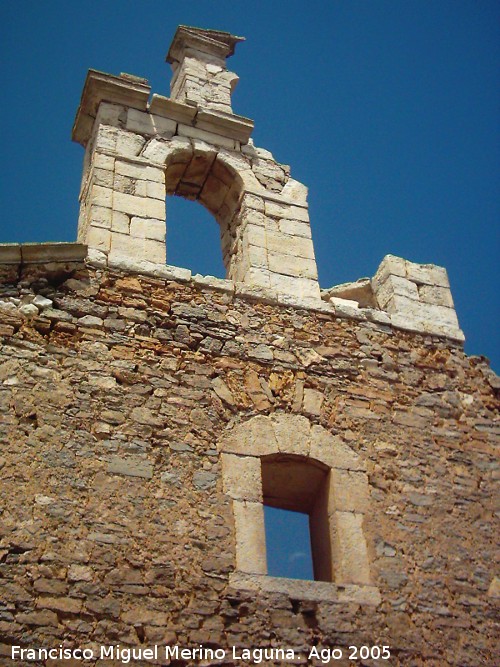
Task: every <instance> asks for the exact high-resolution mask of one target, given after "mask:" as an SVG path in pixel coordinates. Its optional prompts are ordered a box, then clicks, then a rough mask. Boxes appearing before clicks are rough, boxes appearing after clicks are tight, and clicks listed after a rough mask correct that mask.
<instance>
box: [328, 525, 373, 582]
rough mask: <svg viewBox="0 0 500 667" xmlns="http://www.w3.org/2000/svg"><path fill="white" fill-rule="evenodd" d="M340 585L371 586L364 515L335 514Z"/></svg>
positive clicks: (336, 577) (336, 578)
mask: <svg viewBox="0 0 500 667" xmlns="http://www.w3.org/2000/svg"><path fill="white" fill-rule="evenodd" d="M335 526H336V536H335V537H336V540H337V550H336V551H337V554H338V563H337V571H336V572H335V580H336V581H337V582H338V583H349V584H370V566H369V561H368V550H367V548H366V540H365V537H364V535H363V514H358V513H354V512H336V513H335Z"/></svg>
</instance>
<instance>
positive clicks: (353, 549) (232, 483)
mask: <svg viewBox="0 0 500 667" xmlns="http://www.w3.org/2000/svg"><path fill="white" fill-rule="evenodd" d="M218 447H219V451H220V452H221V456H222V470H223V483H224V491H225V493H226V494H227V495H228V496H229V497H230V498H231V499H232V503H233V513H234V520H235V532H236V535H235V537H236V568H237V570H238V571H240V572H245V573H248V574H260V575H264V574H266V572H267V569H266V568H267V565H266V547H265V532H264V511H263V504H264V503H265V502H266V490H265V487H266V480H265V475H266V474H267V473H266V472H265V471H264V472H263V470H265V467H266V465H267V464H268V462H272V463H274V464H279V462H280V461H282V462H284V461H286V462H288V464H290V463H291V462H293V461H295V465H296V466H297V465H299V466H301V470H300V471H299V470H297V469H295V470H294V475H295V477H296V478H297V474H300V473H301V472H302V473H304V474H306V475H307V476H309V478H310V480H315V481H313V483H314V485H315V493H316V495H317V498H316V499H314V502H313V501H312V500H311V499H310V498H309V500H308V501H307V502H306V501H304V500H302V499H301V498H300V493H297V492H296V491H295V490H293V489H292V490H291V491H290V492H286V491H285V490H284V486H283V485H284V482H283V479H285V476H281V479H280V478H279V475H278V476H277V477H275V480H278V481H277V483H276V488H277V489H278V491H277V496H278V497H279V496H280V495H281V496H282V498H284V499H285V502H284V503H282V506H283V505H284V507H285V508H286V504H287V503H288V505H289V507H291V508H292V509H298V508H299V506H302V507H303V508H304V511H306V512H307V513H309V515H310V520H311V542H312V546H313V560H315V558H316V561H317V564H315V570H316V573H315V576H316V578H317V579H320V580H322V581H330V582H335V583H336V584H337V585H350V584H355V585H370V581H371V577H370V567H369V561H368V550H367V545H366V540H365V536H364V532H363V522H364V517H365V514H366V512H367V510H368V506H369V503H368V497H369V487H368V478H367V476H366V473H365V466H364V463H363V461H362V460H361V458H360V457H359V455H358V454H356V452H354V451H353V450H352V449H351V448H350V447H348V446H347V445H346V444H345V443H343V442H342V441H341V439H340V438H339V437H338V436H335V435H332V434H331V433H330V432H329V431H327V430H326V429H325V428H323V427H322V426H319V425H317V424H311V422H310V421H309V420H308V419H306V418H305V417H303V416H301V415H290V414H274V415H271V416H261V415H259V416H256V417H253V418H251V419H249V420H248V421H246V422H243V423H240V424H238V425H236V426H234V427H233V428H231V429H229V430H228V431H227V432H226V433H224V435H223V436H222V438H221V439H220V441H219V443H218ZM293 465H294V464H293V463H292V466H293ZM311 468H315V469H316V470H319V471H320V472H319V473H316V472H314V473H312V471H311ZM294 475H291V476H289V479H290V480H292V483H293V477H294ZM326 542H328V543H326ZM314 551H316V556H315V555H314Z"/></svg>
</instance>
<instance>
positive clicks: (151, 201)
mask: <svg viewBox="0 0 500 667" xmlns="http://www.w3.org/2000/svg"><path fill="white" fill-rule="evenodd" d="M149 92H150V87H149V86H148V85H147V82H146V81H145V80H144V79H140V78H138V77H133V76H131V75H120V76H119V77H116V76H113V75H110V74H102V73H101V72H95V71H93V70H90V71H89V73H88V76H87V80H86V82H85V86H84V90H83V94H82V100H81V103H80V107H79V109H78V113H77V118H76V121H75V126H74V129H73V138H74V139H75V140H76V141H79V142H80V143H83V144H84V145H85V158H84V169H83V177H82V185H81V190H80V216H79V222H78V240H79V241H81V242H82V243H86V244H87V245H88V247H89V256H90V258H91V259H92V260H93V261H94V262H96V263H100V264H103V265H104V264H106V263H108V262H109V261H112V262H114V263H119V262H127V261H130V260H133V261H141V260H146V261H149V262H154V263H165V175H164V168H163V166H162V165H161V164H156V165H155V164H154V162H152V160H150V159H147V158H145V157H144V156H143V152H144V150H145V148H146V147H147V144H148V137H147V134H148V131H149V133H151V134H154V135H155V136H160V137H162V138H164V139H167V138H169V137H171V136H172V135H173V134H174V132H175V130H176V126H177V125H176V122H175V121H173V120H171V119H167V118H160V117H155V116H152V115H150V114H148V113H147V103H148V98H149ZM148 123H149V125H148Z"/></svg>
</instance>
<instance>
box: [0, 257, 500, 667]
mask: <svg viewBox="0 0 500 667" xmlns="http://www.w3.org/2000/svg"><path fill="white" fill-rule="evenodd" d="M53 252H54V251H53V250H52V253H53ZM72 253H73V254H71V253H70V254H69V255H68V250H67V249H66V250H65V249H64V248H62V249H61V250H60V251H59V259H58V260H57V261H53V262H51V263H47V261H46V260H45V261H44V260H43V258H41V257H39V258H38V262H34V263H31V264H30V263H29V262H28V261H26V262H25V263H24V264H22V265H20V266H19V265H14V266H15V268H13V265H12V264H10V265H9V264H5V265H3V267H2V271H3V272H2V277H3V285H2V287H1V291H0V299H1V300H0V335H1V341H2V343H1V361H2V363H1V366H0V401H1V403H0V411H1V415H0V416H1V419H0V422H1V426H0V440H1V450H0V457H1V458H0V476H1V485H0V495H1V501H0V539H1V541H0V600H1V602H0V643H1V647H0V655H1V656H4V657H3V658H2V660H3V662H2V664H12V663H11V662H10V658H9V656H10V651H11V648H10V647H11V645H20V646H23V647H27V646H59V644H61V643H62V644H63V645H64V646H89V647H97V646H98V645H100V644H120V645H121V646H124V647H130V646H134V647H146V646H151V645H153V644H168V645H173V644H175V643H179V644H180V645H182V646H191V647H193V646H194V647H197V646H199V644H203V645H204V646H210V647H228V646H236V647H248V646H262V647H270V646H277V647H280V646H281V647H282V646H291V647H293V648H295V649H296V650H297V655H300V656H302V660H301V662H300V661H299V664H322V663H320V662H319V661H318V660H310V661H308V660H306V658H305V657H304V656H307V652H308V650H309V647H311V646H313V645H318V646H320V647H344V648H346V649H347V647H348V646H350V645H357V646H360V645H383V644H385V645H389V646H390V648H391V656H392V657H391V658H390V659H389V660H388V661H378V662H375V661H372V662H370V661H365V662H364V663H363V664H367V665H368V664H389V665H405V666H408V665H415V666H416V665H426V666H433V667H438V666H439V667H442V666H443V665H463V666H470V667H473V666H474V667H475V666H476V665H479V664H480V665H494V664H495V660H496V659H495V657H494V656H495V645H496V644H497V639H498V635H496V634H495V633H496V632H497V629H496V626H495V619H497V618H498V616H497V613H498V601H499V595H500V592H499V582H498V579H496V578H495V574H498V570H497V567H498V565H497V564H496V563H495V558H496V557H498V547H497V546H496V544H495V542H496V539H497V535H498V531H497V530H495V527H494V526H495V524H494V516H495V515H494V512H495V507H494V501H495V495H494V484H495V481H496V480H498V462H497V459H496V458H495V449H494V444H495V436H496V431H495V423H496V422H495V418H496V414H497V412H496V411H497V410H498V401H497V399H496V398H495V391H498V388H499V385H498V378H497V377H496V376H495V375H494V374H493V373H492V372H491V371H490V370H489V368H488V365H487V362H486V361H485V360H484V359H482V358H478V357H470V358H468V357H466V356H465V355H464V353H463V351H462V349H461V346H460V344H459V343H456V342H453V341H452V340H451V339H449V338H444V337H439V336H431V335H429V334H427V335H425V334H418V333H414V332H410V331H402V330H398V329H396V328H394V327H391V326H390V325H389V324H387V323H383V322H375V321H368V320H367V319H359V318H358V319H353V318H348V317H346V316H345V315H344V316H342V317H339V316H338V314H337V315H336V314H335V312H334V310H333V309H332V308H330V310H328V308H327V306H329V304H324V306H325V310H322V309H321V307H320V306H321V302H319V305H318V308H316V309H314V308H312V307H311V308H309V309H307V308H298V307H293V306H287V305H286V303H283V302H282V303H278V302H274V303H272V302H271V300H269V299H268V300H267V302H266V299H258V298H252V296H251V293H247V294H243V293H235V291H234V288H233V289H231V288H230V286H229V287H228V283H226V282H224V281H221V282H220V283H217V281H215V282H214V283H213V285H212V286H210V285H206V284H203V281H200V280H198V281H194V280H192V279H190V278H186V277H185V279H182V276H180V277H179V278H178V279H177V280H174V279H172V278H170V279H168V278H166V277H156V278H155V277H152V276H144V275H139V274H137V273H136V274H132V273H130V272H126V271H118V270H111V269H109V268H105V269H96V268H93V267H92V266H90V265H85V264H84V263H83V261H82V258H81V256H80V257H79V256H78V253H77V252H76V251H75V250H73V251H72ZM26 257H27V258H28V257H29V253H27V254H26ZM287 416H294V419H295V420H296V419H299V417H300V419H301V420H303V422H301V423H305V424H307V425H308V426H307V428H308V429H318V428H319V427H321V428H322V429H323V430H324V431H325V432H327V433H328V434H329V437H331V438H333V439H334V440H335V442H336V443H338V447H342V448H344V450H343V451H350V452H352V454H353V456H355V457H356V460H359V461H361V462H362V464H363V468H364V470H366V480H367V484H368V500H367V502H366V504H365V505H364V509H363V508H361V509H360V510H359V511H360V512H361V514H360V516H361V517H362V519H361V522H362V530H363V534H364V539H365V543H366V553H367V558H368V569H369V577H370V586H371V587H372V588H371V589H370V590H372V589H374V590H376V591H377V595H378V596H379V597H377V595H375V597H373V596H372V597H371V598H370V596H368V597H366V596H364V595H361V597H357V595H358V593H359V591H358V592H356V591H355V590H353V589H350V588H349V582H346V583H345V585H339V584H338V582H337V583H336V581H335V580H334V581H333V582H332V583H328V582H326V583H325V582H293V581H290V580H275V579H273V578H271V577H266V576H265V575H264V576H263V577H261V578H260V579H258V578H257V579H255V578H254V579H253V580H252V577H251V576H247V577H246V578H245V577H244V576H243V575H242V573H241V572H239V571H238V564H237V544H236V533H235V516H236V515H235V504H234V498H233V497H231V482H230V479H229V482H228V479H227V476H226V479H224V473H223V470H222V458H221V457H222V456H223V454H221V451H220V449H221V446H220V443H221V441H223V440H224V438H227V437H229V436H228V434H230V433H238V432H246V431H245V427H244V426H242V425H244V424H246V423H248V424H250V420H254V421H253V422H252V423H255V419H256V418H257V419H258V418H261V417H262V418H265V419H270V420H271V421H272V422H273V423H274V422H275V421H276V420H278V421H279V420H284V423H287V421H286V418H287ZM273 420H274V421H273ZM293 423H297V422H293ZM238 429H240V431H238ZM242 429H243V430H242ZM295 430H296V431H297V429H295ZM289 435H290V437H289V439H290V442H293V441H294V440H293V437H292V435H293V434H289ZM308 437H309V436H308ZM285 440H286V438H285ZM295 440H297V437H295ZM299 440H300V438H299ZM243 444H244V443H243ZM254 444H255V446H258V439H257V440H256V442H255V443H254ZM299 444H300V443H299ZM242 446H243V445H242ZM297 446H299V445H297ZM300 446H303V445H300ZM324 451H326V450H324ZM243 453H244V452H243ZM254 453H255V452H254ZM226 456H227V455H226ZM245 458H248V457H245ZM363 474H365V473H363ZM341 488H342V487H341ZM350 488H351V487H350V486H349V482H348V480H346V482H345V489H342V493H344V491H345V494H347V495H348V491H349V489H350ZM345 494H344V495H345ZM233 495H234V494H233ZM496 497H497V498H498V493H497V496H496ZM355 498H356V494H354V499H355ZM345 502H347V500H345ZM236 511H237V510H236ZM356 511H358V510H356ZM363 512H364V513H363ZM360 525H361V524H360ZM240 569H241V568H240ZM29 664H43V663H42V662H40V663H37V662H36V661H34V662H30V663H29ZM47 664H49V662H47ZM50 664H51V665H56V664H57V665H59V664H60V665H71V664H73V663H71V662H69V661H60V662H57V661H52V662H51V663H50ZM74 664H85V663H84V662H81V661H75V662H74ZM89 664H93V663H89ZM95 664H121V663H119V662H118V661H116V662H114V663H113V662H112V661H111V660H105V661H101V662H100V663H99V662H98V661H97V662H96V663H95ZM132 664H137V665H142V664H144V665H146V664H155V662H154V661H142V662H141V661H136V662H134V663H132ZM156 664H160V661H158V662H157V663H156ZM161 664H167V663H166V662H165V661H163V662H161ZM171 664H172V665H177V666H180V665H188V664H198V661H197V660H192V661H188V660H182V659H178V660H177V661H176V660H172V661H171ZM205 664H219V665H220V664H225V665H230V664H235V663H234V662H233V661H232V660H231V659H228V660H227V661H220V660H219V661H213V662H212V663H210V661H208V662H207V663H205ZM237 664H242V665H244V664H254V663H253V662H249V661H245V660H242V661H240V662H239V663H237ZM264 664H273V663H272V662H271V661H267V662H265V663H264ZM287 664H290V663H287ZM331 664H341V665H347V664H353V663H352V662H351V663H349V662H348V661H347V660H346V659H345V660H344V661H334V662H333V661H332V663H331Z"/></svg>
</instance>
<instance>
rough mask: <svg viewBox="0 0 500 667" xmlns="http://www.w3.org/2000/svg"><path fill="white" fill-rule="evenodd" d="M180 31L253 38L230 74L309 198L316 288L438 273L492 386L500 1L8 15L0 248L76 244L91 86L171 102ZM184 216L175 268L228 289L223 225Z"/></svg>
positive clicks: (3, 18)
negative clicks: (390, 267) (396, 263)
mask: <svg viewBox="0 0 500 667" xmlns="http://www.w3.org/2000/svg"><path fill="white" fill-rule="evenodd" d="M181 23H183V24H188V25H196V26H200V27H205V28H214V29H219V30H227V31H230V32H233V33H235V34H239V35H243V36H245V37H246V38H247V41H246V42H245V43H243V44H240V45H239V46H238V47H237V51H236V55H235V56H234V57H233V58H232V59H231V60H230V61H229V67H230V69H231V70H232V71H235V72H236V73H237V74H238V75H239V76H240V78H241V81H240V83H239V85H238V88H237V90H236V92H235V95H234V98H233V109H234V110H235V112H236V113H240V114H242V115H245V116H248V117H250V118H253V119H254V120H255V131H254V134H253V136H254V140H255V143H256V145H258V146H262V147H265V148H267V149H269V150H271V151H272V152H273V153H274V155H275V157H276V159H277V160H279V161H280V162H283V163H285V164H290V165H291V167H292V175H293V176H294V177H295V178H296V179H298V180H300V181H302V182H304V183H306V184H307V185H308V186H309V191H310V194H309V201H310V213H311V224H312V230H313V239H314V241H315V248H316V255H317V262H318V269H319V276H320V283H321V286H322V287H329V286H331V285H334V284H339V283H342V282H346V281H350V280H356V279H357V278H360V277H363V276H371V275H373V274H374V273H375V271H376V269H377V266H378V264H379V263H380V261H381V260H382V258H383V256H384V255H385V254H388V253H392V254H395V255H400V256H403V257H405V258H407V259H410V260H412V261H416V262H424V263H435V264H439V265H443V266H445V267H446V268H447V269H448V272H449V276H450V281H451V286H452V292H453V296H454V299H455V304H456V308H457V312H458V317H459V321H460V323H461V326H462V328H463V330H464V331H465V334H466V337H467V343H466V350H467V351H468V352H469V353H470V354H484V355H486V356H488V357H490V358H491V360H492V365H493V367H495V368H496V369H497V370H498V369H499V368H500V350H499V346H498V334H497V331H498V328H499V327H498V325H499V318H498V312H499V308H498V306H499V299H498V283H499V269H498V256H499V249H500V248H499V245H500V243H499V235H498V234H499V232H498V230H499V225H498V220H499V213H500V197H499V190H500V179H499V161H500V158H499V156H500V133H499V123H498V111H499V107H500V104H499V103H500V86H499V85H498V84H499V72H500V3H498V2H497V1H492V0H480V1H479V2H478V1H477V0H371V1H361V0H330V1H328V2H325V1H322V2H319V1H310V2H309V3H307V4H306V3H305V2H303V1H301V2H297V1H294V0H289V1H288V2H286V3H284V2H279V1H277V0H274V1H273V0H266V2H240V1H238V0H233V1H232V2H227V1H225V0H217V2H206V1H205V2H201V1H199V0H198V1H197V0H189V2H186V1H183V0H180V1H178V2H167V1H165V0H161V1H160V0H147V1H142V2H140V1H139V0H135V1H131V0H121V1H120V2H119V1H118V0H113V1H111V0H100V1H99V2H95V1H94V2H89V1H88V0H86V2H81V1H80V0H72V2H67V1H64V2H63V1H61V0H51V2H45V3H42V2H38V1H35V0H33V1H31V2H28V1H26V0H18V1H17V2H15V3H13V2H11V3H8V2H3V3H2V5H1V7H0V26H1V28H0V56H1V61H2V78H3V82H2V83H3V85H2V87H1V89H0V96H1V99H0V114H1V127H2V133H1V146H2V157H3V163H2V165H3V167H2V177H1V179H0V241H3V242H27V241H73V240H75V238H76V224H77V216H78V201H77V196H78V189H79V182H80V176H81V166H82V158H83V149H82V148H81V147H80V146H78V145H76V144H73V143H72V142H71V140H70V134H71V127H72V124H73V119H74V115H75V112H76V109H77V106H78V102H79V99H80V94H81V90H82V87H83V83H84V80H85V75H86V72H87V70H88V68H94V69H99V70H102V71H105V72H110V73H114V74H118V73H120V72H129V73H132V74H137V75H140V76H144V77H146V78H148V79H149V80H150V82H151V84H152V87H153V91H154V92H157V93H160V94H167V95H168V91H169V81H170V68H169V66H168V65H167V64H166V63H165V62H164V58H165V54H166V52H167V50H168V46H169V44H170V41H171V39H172V37H173V34H174V32H175V28H176V26H177V25H178V24H181ZM189 206H190V208H189V209H188V208H186V210H185V211H183V209H184V208H185V207H182V206H181V205H178V206H174V207H170V208H169V213H168V255H169V263H172V264H177V265H181V266H189V267H190V268H193V269H194V270H195V271H197V272H200V273H214V274H216V275H217V274H219V275H220V269H219V267H220V247H219V242H218V234H217V229H216V225H215V223H214V222H213V220H211V219H210V218H209V216H206V215H203V214H204V211H203V209H201V207H199V206H198V205H196V204H189ZM186 215H187V216H188V217H187V218H186V217H184V216H186Z"/></svg>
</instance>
